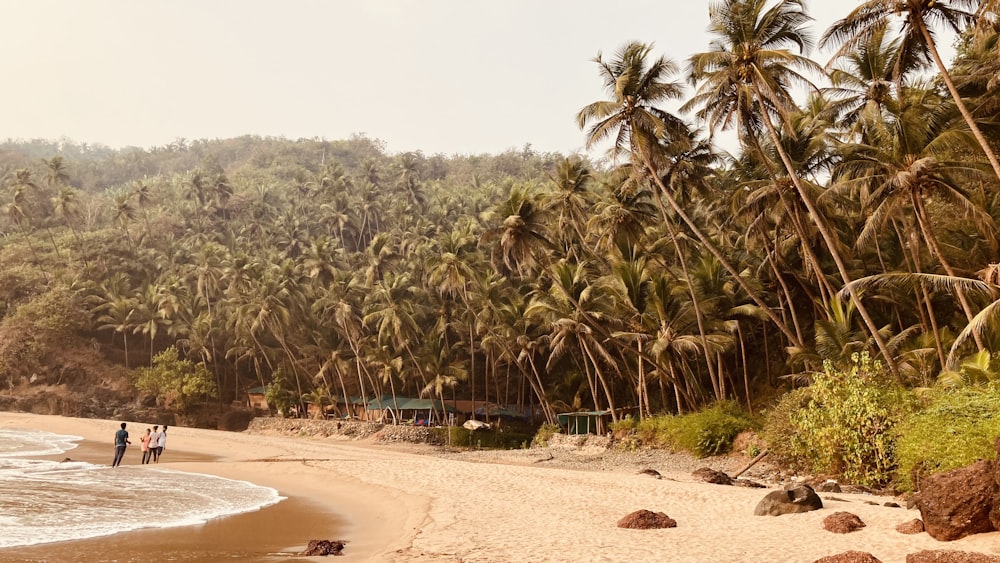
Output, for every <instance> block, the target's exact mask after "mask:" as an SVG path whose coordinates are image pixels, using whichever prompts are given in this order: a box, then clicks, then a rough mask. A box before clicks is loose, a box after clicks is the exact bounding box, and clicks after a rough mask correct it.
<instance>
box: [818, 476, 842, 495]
mask: <svg viewBox="0 0 1000 563" xmlns="http://www.w3.org/2000/svg"><path fill="white" fill-rule="evenodd" d="M814 488H815V489H816V492H819V493H839V492H842V491H841V489H840V484H838V483H837V482H836V481H834V480H833V479H827V480H826V481H823V482H822V483H819V484H818V485H816V487H814Z"/></svg>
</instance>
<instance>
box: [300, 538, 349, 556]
mask: <svg viewBox="0 0 1000 563" xmlns="http://www.w3.org/2000/svg"><path fill="white" fill-rule="evenodd" d="M343 551H344V542H343V541H340V540H337V541H330V540H309V545H307V546H306V550H305V551H303V552H302V555H305V556H306V557H315V556H317V555H343V553H342V552H343Z"/></svg>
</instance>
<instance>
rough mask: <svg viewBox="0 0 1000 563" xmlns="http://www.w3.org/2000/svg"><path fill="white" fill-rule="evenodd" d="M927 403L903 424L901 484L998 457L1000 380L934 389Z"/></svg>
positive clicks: (898, 447)
mask: <svg viewBox="0 0 1000 563" xmlns="http://www.w3.org/2000/svg"><path fill="white" fill-rule="evenodd" d="M926 398H927V399H928V403H927V405H926V406H925V407H924V408H923V409H921V410H920V411H918V412H916V413H914V414H913V415H912V416H910V417H909V418H908V419H907V420H906V421H905V423H903V424H901V425H900V428H899V438H898V440H897V444H896V452H897V456H898V460H899V473H898V478H897V480H898V482H899V488H900V489H902V490H907V491H909V490H914V489H918V488H919V485H920V479H921V477H922V476H924V475H930V474H933V473H937V472H939V471H947V470H949V469H955V468H958V467H964V466H966V465H969V464H971V463H974V462H975V461H977V460H979V459H993V458H995V457H996V450H995V449H994V443H995V442H996V440H997V438H998V437H1000V385H997V384H993V385H989V386H986V387H964V388H959V389H953V390H935V391H932V392H930V393H929V394H928V395H926Z"/></svg>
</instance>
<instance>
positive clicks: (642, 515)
mask: <svg viewBox="0 0 1000 563" xmlns="http://www.w3.org/2000/svg"><path fill="white" fill-rule="evenodd" d="M618 527H619V528H632V529H636V530H653V529H656V528H676V527H677V520H674V519H673V518H671V517H669V516H667V515H666V514H664V513H662V512H653V511H651V510H636V511H635V512H633V513H632V514H629V515H628V516H625V517H624V518H622V519H621V520H619V521H618Z"/></svg>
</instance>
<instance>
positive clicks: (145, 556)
mask: <svg viewBox="0 0 1000 563" xmlns="http://www.w3.org/2000/svg"><path fill="white" fill-rule="evenodd" d="M130 426H131V425H130ZM140 426H142V425H141V424H140V423H136V424H135V427H140ZM0 427H8V428H9V427H13V428H35V429H40V430H49V431H52V432H57V433H66V434H76V435H80V436H83V437H85V438H86V439H88V440H92V441H95V442H100V443H101V444H102V446H101V448H100V449H95V450H94V452H97V453H100V455H101V456H102V457H101V459H94V460H93V461H95V462H96V463H108V460H104V459H103V457H110V452H111V448H110V446H104V445H103V444H107V443H109V441H110V438H111V436H113V433H114V430H115V429H116V427H117V422H116V421H100V420H84V419H71V418H62V417H47V416H36V415H27V414H11V413H2V414H0ZM169 434H170V437H169V440H168V443H167V451H166V453H165V454H164V458H163V461H162V463H161V464H160V465H161V467H168V468H171V469H178V470H183V471H195V472H200V473H209V474H214V475H219V476H222V477H227V478H236V479H242V480H246V481H250V482H253V483H257V484H260V485H265V486H269V487H274V488H275V489H277V490H278V491H280V492H281V493H282V494H283V495H285V496H287V497H289V500H287V501H284V502H281V503H279V504H278V505H275V506H272V507H267V508H265V509H262V510H260V511H259V512H256V513H251V514H244V515H237V516H232V517H228V518H223V519H220V520H217V521H212V522H209V523H207V524H205V525H202V526H195V527H190V528H195V529H189V528H181V529H174V530H160V531H157V530H146V531H139V532H131V533H125V534H119V535H117V536H111V537H108V538H100V539H95V540H86V541H79V542H66V543H61V544H51V545H48V546H38V547H33V548H30V549H7V550H0V561H111V560H114V561H119V562H121V561H159V560H165V559H166V558H167V557H166V556H165V554H171V557H172V559H173V560H177V561H218V560H221V559H224V558H228V559H229V560H239V561H300V560H317V561H319V560H324V559H325V558H318V557H317V558H303V557H297V556H294V555H291V554H293V553H294V552H295V551H298V550H301V549H302V548H303V547H304V545H305V543H306V542H307V541H308V540H309V539H343V540H347V542H348V543H347V547H346V549H345V551H344V553H345V556H344V557H342V558H338V559H337V560H338V561H345V562H346V561H393V562H397V561H398V562H411V561H416V562H444V561H447V562H458V561H468V562H472V561H476V562H505V563H506V562H514V561H531V562H540V561H557V562H563V561H565V562H570V561H573V562H575V561H587V562H589V561H594V562H597V561H607V562H618V561H622V562H625V561H628V562H644V561H649V562H663V561H672V562H708V561H712V562H762V563H763V562H784V561H787V562H795V563H799V562H810V561H815V560H816V559H819V558H821V557H824V556H828V555H833V554H837V553H842V552H845V551H849V550H860V551H867V552H870V553H872V554H874V555H875V556H876V557H878V558H879V559H880V560H882V561H884V562H887V563H888V562H903V561H905V560H906V555H907V554H908V553H914V552H917V551H921V550H925V549H955V550H964V551H975V552H980V553H989V554H1000V532H994V533H990V534H980V535H976V536H972V537H968V538H964V539H961V540H958V541H955V542H948V543H943V542H938V541H936V540H934V539H933V538H931V537H930V536H929V535H927V534H926V533H921V534H917V535H904V534H901V533H899V532H896V531H895V526H896V525H897V524H900V523H902V522H906V521H908V520H912V519H914V518H918V517H919V513H918V512H917V511H915V510H906V509H904V508H889V507H885V506H881V503H883V502H886V501H888V500H892V499H889V498H881V497H873V496H869V495H856V494H843V493H837V494H823V495H821V496H822V497H823V498H824V504H825V508H824V509H822V510H819V511H815V512H810V513H806V514H795V515H786V516H779V517H758V516H753V510H754V507H755V506H756V504H757V502H758V501H759V500H760V499H761V498H762V497H763V496H764V495H765V494H766V493H767V492H768V491H767V490H764V489H745V488H737V487H726V486H720V485H709V484H704V483H699V482H695V481H694V480H693V479H692V478H691V476H690V473H688V472H687V471H684V472H671V471H668V470H663V469H659V468H657V467H655V466H654V467H652V468H653V469H658V470H660V472H661V473H663V475H664V479H660V480H657V479H653V478H651V477H649V476H646V475H638V474H636V473H635V471H634V469H632V468H630V469H626V468H624V467H619V468H608V467H607V466H600V469H599V470H579V469H569V468H566V467H551V466H550V465H551V464H547V463H546V462H544V461H541V460H544V459H546V458H547V457H548V456H547V454H546V453H545V452H544V451H538V450H527V451H523V452H514V453H510V454H507V455H502V456H497V455H489V454H483V455H481V456H477V455H475V454H472V455H461V456H449V455H427V453H428V452H429V451H430V450H429V449H421V448H416V449H415V448H412V447H409V446H397V445H382V444H378V443H375V442H371V443H365V442H351V441H346V440H345V439H343V438H339V437H330V438H290V437H284V436H270V435H256V434H247V433H227V432H219V431H212V430H201V429H192V428H174V427H172V428H171V429H170V431H169ZM89 444H90V445H89V446H88V447H92V446H93V442H91V443H89ZM75 451H76V450H74V452H75ZM85 451H86V449H81V450H80V451H79V454H84V452H85ZM74 452H70V455H71V456H73V457H74V459H84V457H77V456H78V454H76V453H74ZM421 452H422V453H421ZM87 455H93V454H87ZM138 457H139V454H138V448H134V447H133V448H130V451H129V453H128V454H127V455H126V464H128V463H130V462H131V463H137V462H138ZM87 461H91V460H90V459H87ZM582 466H585V465H582ZM871 501H875V502H878V503H879V504H880V505H879V506H873V505H871V504H868V503H867V502H871ZM638 509H648V510H652V511H655V512H665V513H666V514H668V515H669V516H670V517H671V518H674V519H675V520H677V523H678V524H677V527H676V528H672V529H665V530H627V529H620V528H618V527H616V523H617V521H618V520H619V519H620V518H621V517H622V516H625V515H626V514H628V513H630V512H633V511H635V510H638ZM836 511H848V512H851V513H854V514H856V515H858V516H860V517H861V519H862V520H863V521H864V522H865V523H866V524H867V527H865V528H864V529H862V530H860V531H858V532H854V533H851V534H834V533H831V532H827V531H826V530H824V529H823V527H822V520H823V518H825V517H826V516H828V515H829V514H832V513H833V512H836ZM233 538H236V539H233ZM111 553H114V557H111V556H106V555H103V554H111Z"/></svg>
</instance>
